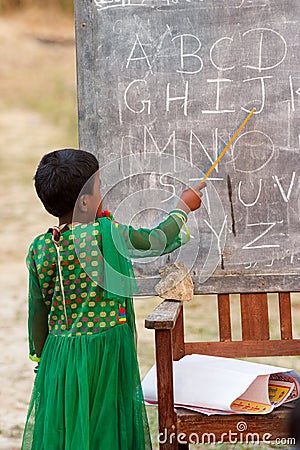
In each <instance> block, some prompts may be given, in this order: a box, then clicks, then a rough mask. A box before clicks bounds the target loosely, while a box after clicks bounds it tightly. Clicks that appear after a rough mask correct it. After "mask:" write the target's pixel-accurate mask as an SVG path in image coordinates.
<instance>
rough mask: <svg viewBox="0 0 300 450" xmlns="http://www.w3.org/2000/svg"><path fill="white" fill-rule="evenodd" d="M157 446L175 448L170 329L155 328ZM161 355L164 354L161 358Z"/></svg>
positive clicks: (170, 449)
mask: <svg viewBox="0 0 300 450" xmlns="http://www.w3.org/2000/svg"><path fill="white" fill-rule="evenodd" d="M155 348H156V374H157V396H158V404H159V405H163V408H159V410H158V424H159V442H160V443H159V448H160V450H177V449H178V444H177V439H176V434H177V433H176V417H175V413H174V391H173V355H172V333H171V330H170V329H169V330H155ZM161 355H164V357H163V358H162V357H161Z"/></svg>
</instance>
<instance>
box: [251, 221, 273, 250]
mask: <svg viewBox="0 0 300 450" xmlns="http://www.w3.org/2000/svg"><path fill="white" fill-rule="evenodd" d="M259 225H266V226H267V227H268V228H267V229H266V230H265V231H263V232H262V233H261V234H260V235H259V236H257V237H256V238H255V239H253V241H250V242H248V244H246V245H244V246H243V247H242V249H243V250H251V249H253V248H270V247H280V245H279V244H263V245H252V244H254V243H255V242H257V241H258V240H259V239H260V238H262V237H263V236H264V235H265V234H267V233H268V232H269V231H270V230H272V228H273V227H275V225H276V222H271V223H270V222H269V223H249V224H248V227H255V226H259Z"/></svg>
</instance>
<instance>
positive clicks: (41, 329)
mask: <svg viewBox="0 0 300 450" xmlns="http://www.w3.org/2000/svg"><path fill="white" fill-rule="evenodd" d="M28 259H29V258H28ZM28 259H27V264H28ZM33 266H34V261H32V262H31V264H28V269H29V283H28V336H29V354H30V355H31V356H33V355H36V356H38V357H39V356H41V353H42V350H43V346H44V343H45V340H46V338H47V336H48V333H49V330H48V308H47V306H46V305H45V303H44V300H43V296H42V292H41V288H40V284H39V280H38V274H37V272H36V271H35V270H34V269H33Z"/></svg>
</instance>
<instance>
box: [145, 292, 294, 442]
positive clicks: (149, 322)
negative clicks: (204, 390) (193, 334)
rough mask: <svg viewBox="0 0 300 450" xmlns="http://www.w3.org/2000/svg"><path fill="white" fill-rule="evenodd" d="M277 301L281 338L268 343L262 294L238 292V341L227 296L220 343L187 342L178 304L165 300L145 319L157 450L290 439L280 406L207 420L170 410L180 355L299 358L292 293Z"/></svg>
mask: <svg viewBox="0 0 300 450" xmlns="http://www.w3.org/2000/svg"><path fill="white" fill-rule="evenodd" d="M278 301H279V317H280V334H281V336H280V339H276V340H271V339H270V331H269V314H268V298H267V294H266V293H258V294H253V293H251V294H240V307H241V318H240V319H241V330H242V339H241V340H240V341H236V340H235V341H234V340H233V339H232V327H231V319H230V296H229V294H219V295H218V296H217V305H218V308H217V309H218V322H219V341H215V342H185V340H184V321H183V305H182V303H181V302H178V301H175V300H165V301H163V302H162V303H161V304H160V305H158V307H157V308H156V309H155V310H154V311H153V312H152V313H151V314H150V315H149V316H148V317H147V319H146V322H145V326H146V328H148V329H154V330H155V347H156V363H157V389H158V419H159V433H160V439H159V441H160V450H170V449H172V450H173V449H180V450H186V449H188V448H189V443H197V442H199V443H208V442H210V441H211V442H210V443H214V442H217V441H219V442H232V439H233V440H234V439H238V440H237V442H241V440H247V439H251V436H253V438H254V439H258V438H259V439H260V443H263V441H265V442H269V441H271V440H276V439H283V438H287V437H288V434H287V426H286V425H287V418H288V415H289V413H290V408H287V407H284V406H283V407H280V408H277V409H276V410H275V411H273V412H272V413H270V414H266V415H230V416H221V415H214V416H205V415H203V414H200V413H196V412H195V413H194V412H193V411H189V410H187V409H181V408H174V400H173V366H172V361H173V360H175V361H176V360H179V359H180V358H182V357H183V356H184V355H189V354H193V353H197V354H205V355H214V356H223V357H230V358H246V357H269V356H295V355H297V356H300V339H293V333H292V312H291V298H290V294H289V293H279V294H278ZM243 428H244V429H243ZM234 433H236V434H234ZM254 433H255V434H254ZM247 436H248V437H247ZM255 442H256V441H255Z"/></svg>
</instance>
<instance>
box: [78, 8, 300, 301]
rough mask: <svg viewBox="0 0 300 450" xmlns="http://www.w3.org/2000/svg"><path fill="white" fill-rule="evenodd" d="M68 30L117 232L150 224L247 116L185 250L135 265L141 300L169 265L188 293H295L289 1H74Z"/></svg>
mask: <svg viewBox="0 0 300 450" xmlns="http://www.w3.org/2000/svg"><path fill="white" fill-rule="evenodd" d="M75 17H76V42H77V68H78V103H79V141H80V147H81V148H83V149H85V150H89V151H92V152H94V153H95V154H97V155H98V157H99V161H100V164H101V167H102V189H103V193H104V203H105V206H106V207H107V208H108V209H110V210H112V211H113V212H114V214H115V217H116V219H117V220H119V221H120V222H123V223H131V224H133V225H134V226H137V225H141V226H145V225H148V226H152V225H154V224H155V223H157V222H158V221H159V220H160V219H161V218H162V217H164V214H166V212H167V211H169V210H170V209H171V208H172V207H174V205H175V204H176V194H180V192H181V191H182V190H183V189H184V188H185V186H187V185H193V184H194V183H195V182H196V181H197V180H199V179H201V178H202V176H203V174H204V173H205V172H206V171H207V169H208V168H209V166H210V165H211V164H212V162H213V161H214V160H215V159H216V157H217V155H218V153H219V152H220V150H221V149H222V147H224V144H225V143H226V142H227V141H228V139H229V137H230V136H231V135H232V133H233V132H234V130H235V129H236V128H237V126H238V125H239V124H240V123H241V122H242V121H243V119H244V118H245V117H246V115H247V114H248V113H249V111H250V110H251V108H252V107H255V108H256V112H255V114H254V115H253V116H252V118H251V120H250V121H249V122H248V124H247V126H246V127H245V128H244V129H243V131H242V132H241V133H240V134H239V136H238V137H237V139H236V140H235V142H234V144H233V145H232V146H231V147H230V149H229V150H228V152H227V153H226V155H225V156H224V158H223V159H222V160H221V162H220V163H219V164H218V166H217V168H216V170H215V171H214V172H213V173H212V174H211V176H210V177H209V179H208V183H207V184H208V186H207V188H206V190H205V195H204V199H203V206H202V208H201V209H200V210H199V211H197V212H196V213H194V214H191V216H190V219H189V227H190V230H191V235H192V236H191V242H190V243H189V244H188V245H186V246H184V247H182V249H180V250H177V251H176V252H175V253H174V254H172V255H169V256H164V257H163V258H160V259H159V258H157V259H155V258H154V259H153V258H148V259H146V260H135V261H134V266H135V270H136V274H137V277H138V279H139V284H140V294H151V293H152V292H153V286H154V284H156V282H157V277H158V268H159V267H160V266H161V265H162V264H164V263H165V262H167V261H175V260H181V261H184V262H185V263H186V265H187V266H188V267H189V268H190V270H191V274H192V275H193V278H194V282H195V288H196V292H197V293H205V292H208V293H214V292H219V293H222V292H252V291H253V292H254V291H268V292H270V291H299V290H300V279H299V270H300V238H299V236H300V220H299V218H300V210H299V205H300V203H299V202H300V200H299V187H300V184H299V174H300V170H299V169H300V156H299V152H300V133H299V131H300V129H299V115H300V103H299V95H300V64H299V62H300V33H299V30H300V2H299V0H284V1H283V0H77V1H75Z"/></svg>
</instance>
